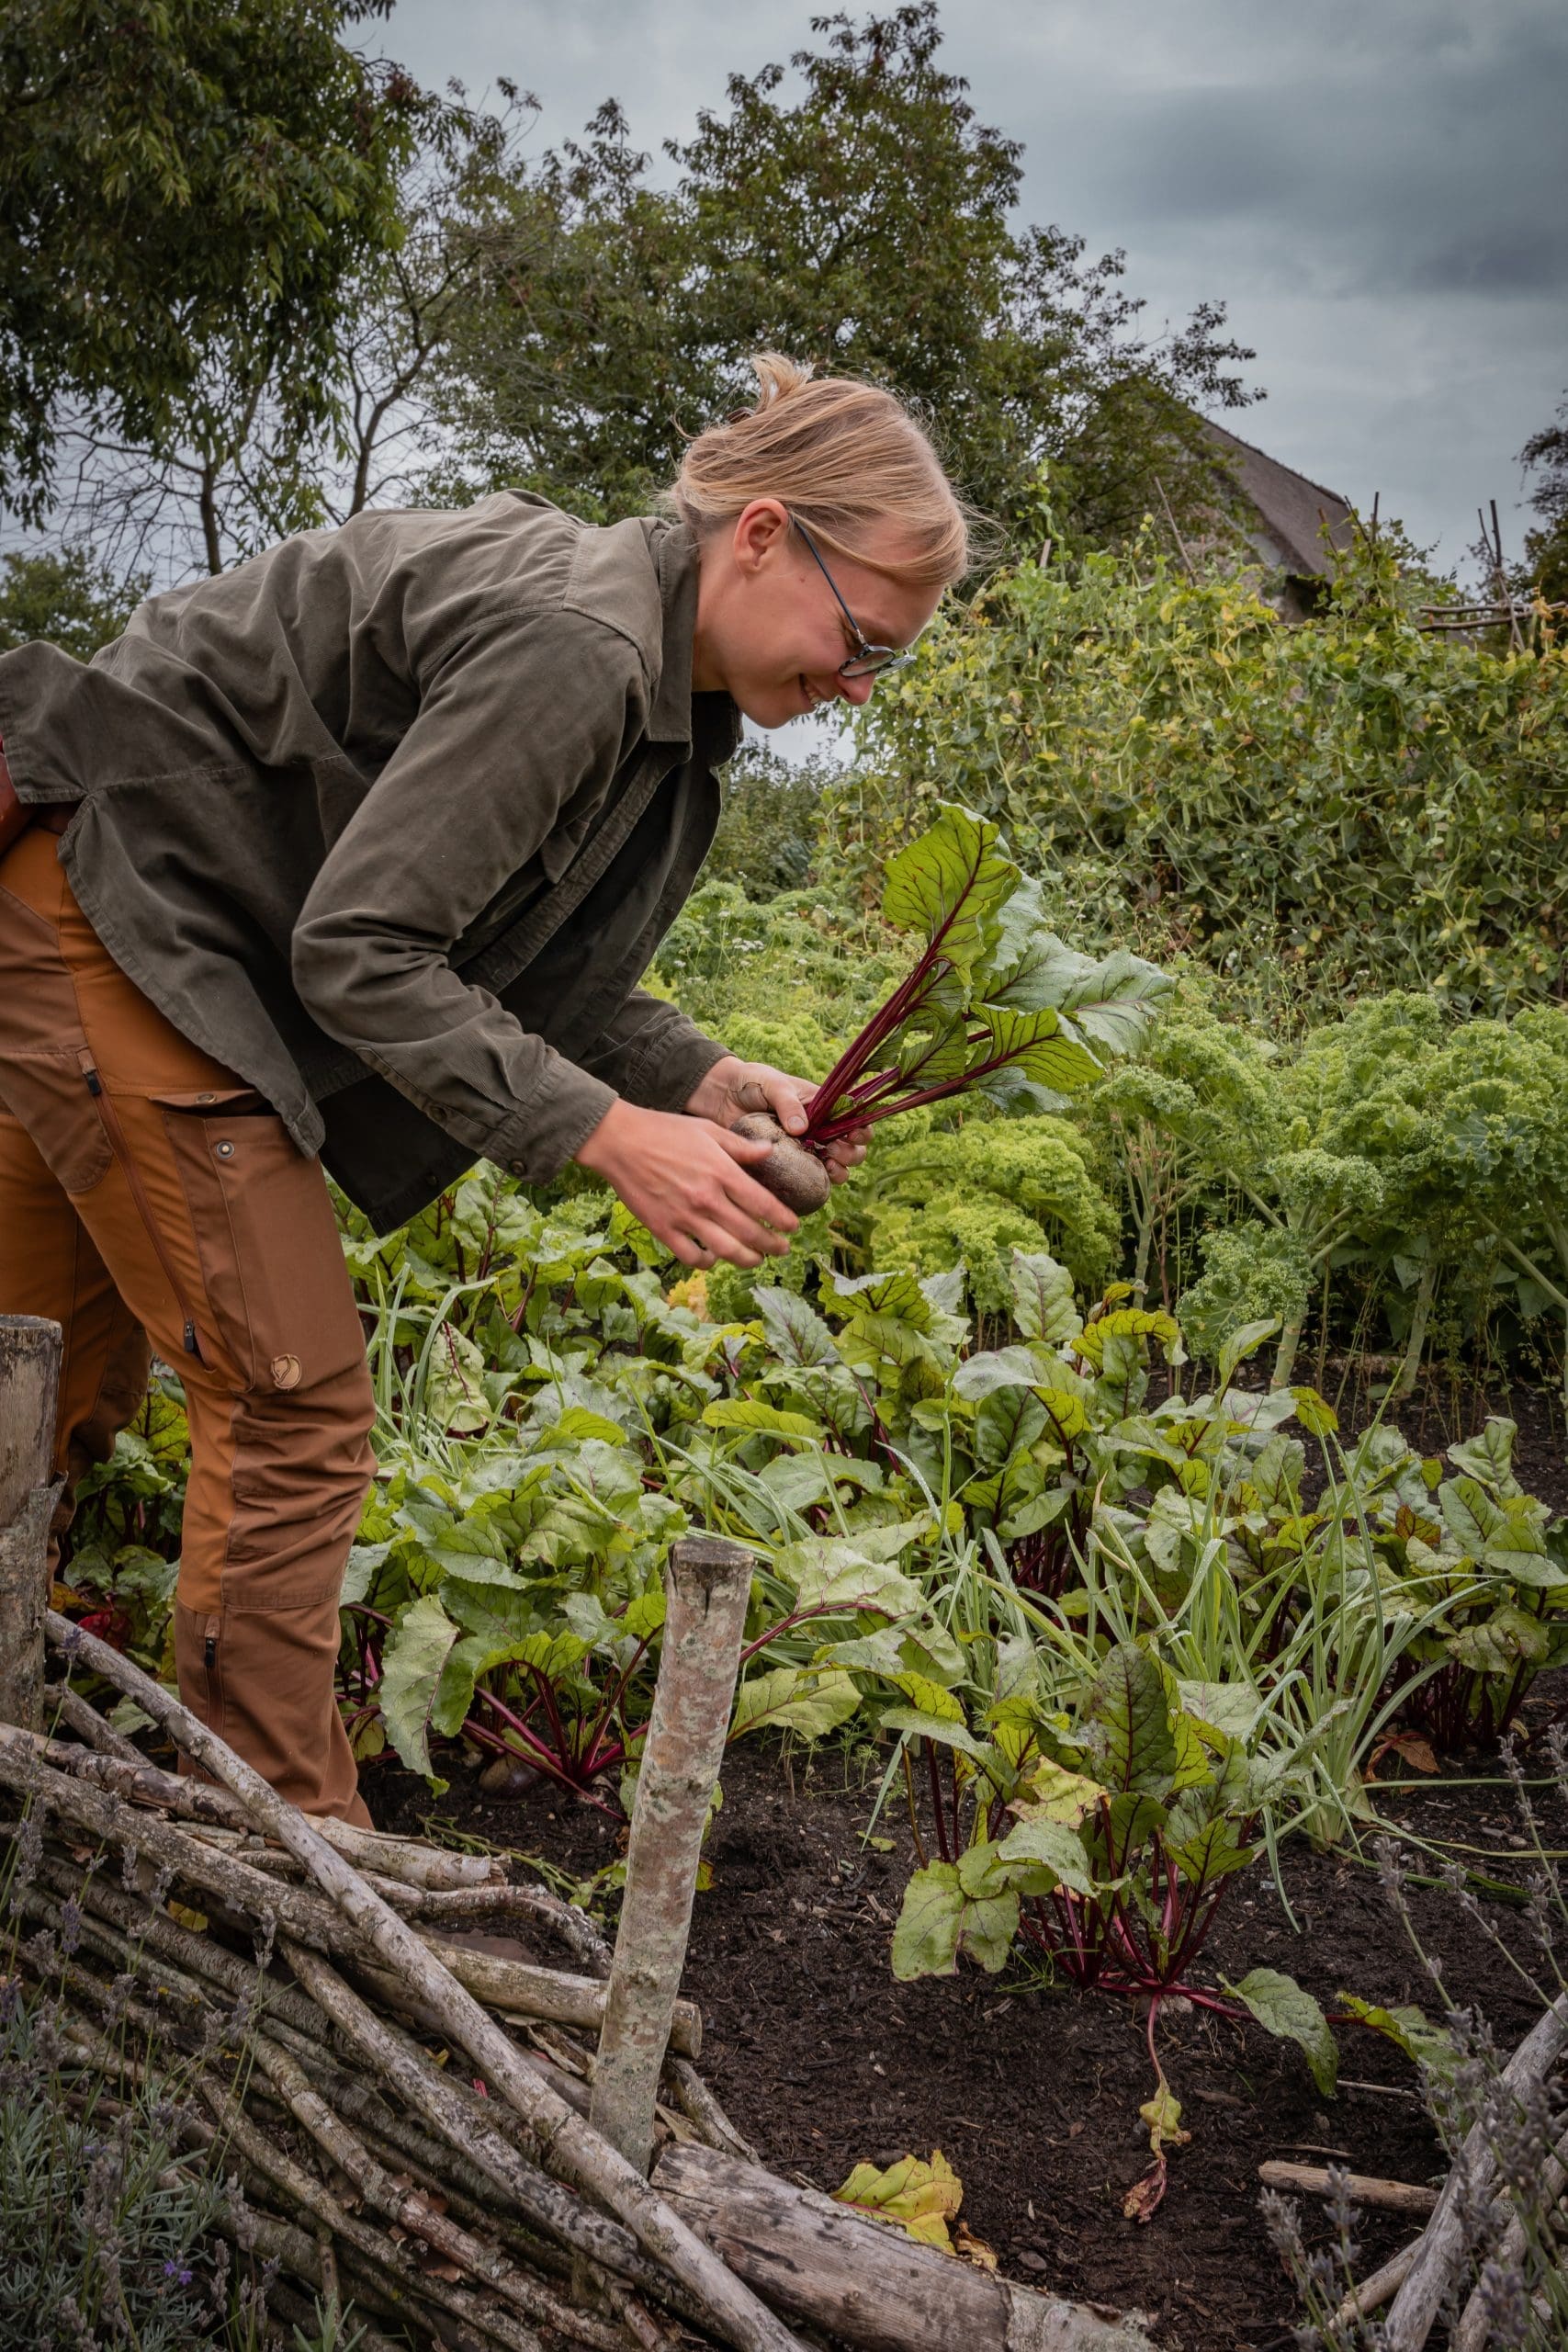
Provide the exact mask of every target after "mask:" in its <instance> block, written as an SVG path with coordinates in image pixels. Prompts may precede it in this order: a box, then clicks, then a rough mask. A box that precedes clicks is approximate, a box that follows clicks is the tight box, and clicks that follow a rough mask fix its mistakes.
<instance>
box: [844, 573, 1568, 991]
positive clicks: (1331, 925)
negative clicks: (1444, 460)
mask: <svg viewBox="0 0 1568 2352" xmlns="http://www.w3.org/2000/svg"><path fill="white" fill-rule="evenodd" d="M1429 594H1431V589H1430V587H1429V585H1428V584H1427V583H1426V582H1423V581H1421V580H1420V579H1418V578H1413V577H1411V576H1409V575H1408V574H1405V573H1402V572H1401V571H1400V570H1399V567H1398V564H1397V562H1396V560H1395V558H1394V557H1393V554H1392V553H1391V552H1389V550H1388V549H1387V548H1386V547H1384V546H1382V544H1380V545H1379V546H1377V547H1376V548H1371V549H1370V550H1369V549H1368V548H1366V547H1364V546H1363V547H1361V548H1360V549H1359V552H1357V553H1356V554H1354V555H1352V556H1351V557H1349V558H1348V559H1346V560H1342V562H1341V564H1340V567H1339V572H1338V578H1337V586H1336V590H1335V594H1334V595H1333V597H1332V598H1331V600H1330V601H1329V603H1328V604H1327V605H1326V606H1325V609H1324V610H1323V611H1322V612H1321V613H1320V614H1318V615H1316V616H1314V617H1313V618H1312V619H1310V620H1308V621H1306V622H1304V623H1303V624H1301V625H1300V626H1296V627H1290V626H1287V625H1286V624H1284V623H1283V622H1281V621H1280V618H1279V617H1278V616H1277V615H1276V614H1275V613H1274V612H1273V611H1272V610H1271V609H1270V607H1269V605H1265V604H1263V603H1262V602H1260V601H1259V599H1258V595H1257V594H1256V593H1255V589H1254V582H1253V579H1252V577H1251V576H1250V575H1249V574H1248V573H1247V572H1246V571H1236V572H1233V573H1215V574H1214V575H1213V576H1211V577H1207V578H1203V579H1200V580H1197V581H1191V580H1189V579H1187V578H1185V577H1184V576H1183V575H1182V574H1181V573H1180V572H1179V571H1176V570H1174V569H1173V568H1172V567H1171V566H1170V565H1169V564H1168V562H1167V560H1166V559H1165V557H1164V556H1163V555H1162V554H1161V553H1160V552H1159V550H1158V548H1157V546H1156V543H1155V541H1154V539H1153V538H1152V537H1147V538H1145V541H1144V542H1143V543H1142V544H1141V545H1139V546H1137V547H1135V548H1133V549H1131V550H1129V551H1128V552H1127V553H1126V554H1125V555H1109V554H1106V555H1092V554H1091V555H1089V556H1086V557H1085V558H1084V559H1083V560H1081V561H1080V562H1078V563H1077V564H1073V565H1069V566H1063V565H1061V564H1056V565H1054V566H1052V567H1050V568H1043V567H1042V566H1041V565H1040V564H1039V563H1037V562H1035V561H1027V562H1024V563H1021V564H1019V565H1018V566H1016V567H1015V568H1014V569H1013V570H1011V571H1008V572H1005V573H1001V574H999V575H998V576H997V577H996V578H995V579H994V580H993V581H992V582H990V583H989V584H988V586H987V589H986V591H985V593H984V594H983V595H982V596H981V597H980V598H979V599H978V600H977V601H976V604H975V605H972V606H971V607H969V608H968V609H967V610H964V611H958V612H955V613H953V616H951V617H948V618H945V619H944V620H942V621H941V622H939V623H938V625H937V627H936V628H933V629H932V630H931V631H930V632H929V634H928V636H927V638H926V639H925V640H924V641H923V642H922V644H921V647H920V649H919V652H918V654H917V656H916V658H915V660H914V662H912V663H910V665H909V666H908V668H907V669H905V670H902V671H900V672H898V673H896V674H895V675H894V676H893V677H891V678H889V679H887V680H886V681H885V682H884V684H883V685H882V686H881V687H880V688H879V690H878V692H877V694H876V695H875V697H874V700H873V701H872V703H870V704H869V705H868V706H867V708H866V711H865V713H864V715H863V718H861V719H860V720H859V722H858V728H859V739H858V748H859V760H858V764H857V766H856V767H855V769H854V770H853V772H852V774H851V775H848V776H847V777H846V778H845V779H844V780H843V782H842V783H841V784H840V786H838V787H837V788H836V789H835V791H834V793H833V794H832V795H830V796H829V800H830V821H831V822H832V823H833V825H834V826H835V829H836V831H837V832H838V834H839V836H840V838H841V839H843V840H845V841H846V842H853V843H854V844H855V847H856V852H857V854H858V856H859V857H860V859H861V861H862V863H863V865H864V867H865V869H866V870H867V872H868V873H870V872H874V870H875V869H876V868H877V867H878V866H879V865H881V863H882V862H883V860H884V859H885V858H886V854H887V852H888V848H889V846H890V844H895V843H897V842H899V841H901V840H903V839H904V838H906V837H907V836H908V834H909V833H910V832H911V831H916V830H918V829H919V826H920V825H921V824H923V823H924V822H925V821H927V817H928V813H929V809H930V805H931V801H932V800H933V799H934V798H935V797H937V796H938V795H939V794H940V796H941V797H942V798H944V799H959V800H962V801H964V803H965V804H966V805H967V806H968V807H970V808H972V809H977V810H978V811H980V812H981V813H982V814H983V815H986V816H988V817H991V818H993V819H995V820H998V822H1000V823H1001V824H1003V825H1004V826H1005V827H1006V829H1007V831H1008V834H1009V836H1010V840H1011V842H1012V843H1013V847H1014V852H1015V854H1017V855H1018V856H1019V857H1020V858H1021V861H1022V862H1023V863H1024V864H1025V865H1027V866H1029V867H1031V868H1032V869H1036V870H1039V869H1043V868H1054V869H1055V872H1056V875H1057V888H1058V889H1059V892H1060V905H1059V907H1058V906H1057V905H1055V904H1053V906H1052V908H1051V919H1052V921H1053V922H1058V921H1059V922H1061V924H1062V927H1063V928H1065V929H1066V930H1067V931H1068V933H1069V934H1070V935H1071V936H1072V937H1074V938H1075V939H1077V940H1079V941H1081V942H1083V943H1084V944H1090V942H1091V941H1092V940H1093V939H1095V938H1096V937H1099V936H1105V937H1108V938H1114V939H1116V940H1126V939H1128V938H1129V937H1130V935H1131V933H1130V926H1133V927H1136V930H1137V933H1138V936H1137V939H1136V944H1139V945H1141V946H1142V947H1143V948H1144V951H1145V953H1148V954H1152V955H1154V956H1156V959H1157V960H1160V961H1168V960H1169V957H1170V956H1171V953H1172V951H1173V950H1175V949H1179V948H1184V949H1187V950H1190V953H1191V954H1192V956H1194V957H1195V958H1196V959H1197V960H1198V961H1199V962H1201V964H1203V965H1205V966H1206V967H1208V968H1209V969H1210V970H1211V971H1213V973H1215V974H1216V975H1218V976H1221V977H1223V978H1225V980H1226V981H1227V982H1228V983H1229V984H1230V986H1231V987H1232V989H1234V991H1235V999H1236V1001H1238V1002H1246V1003H1249V1004H1250V1005H1252V1006H1253V1007H1254V1008H1255V1009H1256V1008H1258V1007H1259V1006H1263V1007H1272V1008H1273V1009H1274V1010H1275V1011H1276V1012H1279V1013H1280V1014H1281V1015H1283V1016H1285V1017H1287V1018H1291V1019H1295V1018H1299V1015H1300V1012H1302V1011H1303V1009H1312V1010H1315V1011H1316V1012H1318V1014H1319V1016H1320V1017H1321V1015H1322V1014H1323V1013H1324V1012H1330V1011H1337V1010H1339V1009H1340V1008H1341V1007H1342V1005H1343V1004H1344V1002H1345V1001H1346V998H1347V996H1348V995H1355V994H1360V993H1365V992H1366V991H1367V990H1369V989H1388V988H1390V987H1399V988H1407V989H1412V988H1413V989H1432V990H1434V991H1436V992H1437V994H1438V996H1440V997H1441V998H1442V999H1443V1000H1444V1001H1446V1002H1448V1003H1450V1004H1451V1005H1454V1006H1456V1007H1461V1008H1473V1009H1476V1010H1482V1011H1487V1012H1495V1011H1500V1010H1503V1009H1505V1008H1507V1007H1510V1006H1512V1005H1515V1004H1519V1003H1525V1002H1528V1001H1530V1000H1532V999H1534V998H1539V997H1541V996H1544V995H1547V994H1549V993H1551V991H1552V990H1554V989H1556V987H1557V986H1558V984H1559V980H1560V976H1561V972H1562V956H1563V951H1564V948H1565V947H1568V901H1565V899H1564V893H1563V865H1564V861H1563V842H1564V826H1565V824H1568V647H1565V646H1561V645H1558V646H1553V645H1551V643H1550V642H1547V641H1543V642H1542V643H1540V645H1538V646H1536V647H1534V648H1533V650H1529V651H1524V652H1509V651H1508V650H1506V649H1505V650H1496V649H1494V648H1492V647H1489V646H1483V645H1479V644H1475V643H1472V642H1470V641H1469V640H1466V639H1460V638H1455V637H1451V636H1434V635H1431V634H1428V633H1426V632H1424V631H1423V630H1422V629H1421V628H1420V627H1419V626H1418V616H1417V613H1416V609H1415V608H1416V605H1417V603H1418V602H1419V601H1420V600H1422V599H1423V598H1425V597H1427V596H1428V595H1429Z"/></svg>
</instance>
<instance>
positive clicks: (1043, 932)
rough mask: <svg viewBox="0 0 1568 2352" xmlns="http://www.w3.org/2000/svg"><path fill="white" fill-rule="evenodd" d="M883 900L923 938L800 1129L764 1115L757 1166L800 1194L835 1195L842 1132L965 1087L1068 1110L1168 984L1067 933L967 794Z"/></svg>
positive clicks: (898, 861)
mask: <svg viewBox="0 0 1568 2352" xmlns="http://www.w3.org/2000/svg"><path fill="white" fill-rule="evenodd" d="M882 912H883V916H884V919H885V920H886V922H888V923H890V924H891V925H892V926H893V927H894V929H895V930H898V931H907V932H912V933H914V934H915V936H916V938H917V939H918V940H919V942H920V952H919V956H918V957H917V959H916V962H915V964H914V967H913V968H912V969H911V970H910V971H909V972H908V975H907V976H906V978H904V979H903V980H901V981H900V983H899V984H898V986H897V988H896V989H894V990H893V993H892V994H891V995H890V996H889V997H888V998H887V999H886V1001H885V1002H884V1004H883V1005H882V1007H881V1009H880V1010H879V1011H878V1012H875V1013H874V1014H873V1016H872V1018H871V1019H870V1021H868V1022H867V1023H866V1024H865V1026H864V1028H863V1029H862V1030H861V1032H860V1034H859V1035H858V1036H857V1037H855V1038H854V1039H853V1040H852V1043H851V1044H850V1045H849V1046H846V1047H845V1049H844V1051H843V1052H842V1053H841V1054H840V1057H839V1058H838V1060H837V1061H836V1062H835V1063H834V1065H833V1068H832V1069H830V1070H829V1073H828V1075H827V1077H826V1078H825V1079H824V1080H823V1081H822V1083H821V1085H820V1086H819V1087H818V1090H817V1092H816V1093H815V1094H814V1095H813V1097H812V1099H811V1102H810V1103H809V1104H808V1105H807V1125H806V1129H805V1131H804V1133H803V1134H801V1135H799V1136H794V1137H788V1136H784V1135H783V1134H782V1131H778V1130H776V1129H773V1130H769V1129H764V1128H763V1127H761V1126H758V1125H755V1123H753V1130H752V1131H753V1132H755V1133H757V1134H758V1135H761V1134H763V1133H764V1132H766V1133H768V1136H769V1139H770V1140H772V1141H773V1144H774V1149H773V1155H772V1157H771V1159H768V1160H767V1161H765V1162H764V1163H763V1164H762V1167H761V1170H759V1173H760V1174H761V1177H762V1179H763V1181H764V1182H768V1183H770V1184H772V1185H773V1189H774V1190H775V1191H777V1192H778V1193H780V1196H781V1198H784V1199H786V1200H788V1201H789V1203H790V1205H791V1206H798V1207H803V1208H809V1207H819V1206H820V1205H821V1203H822V1201H823V1200H825V1199H826V1198H827V1191H826V1186H825V1183H824V1182H823V1170H822V1169H821V1164H820V1155H821V1153H822V1151H823V1150H824V1149H825V1148H826V1147H827V1146H828V1145H829V1144H830V1143H833V1142H835V1141H837V1140H838V1139H839V1138H840V1137H841V1136H846V1135H849V1134H851V1133H852V1131H853V1130H854V1129H856V1128H857V1127H869V1126H874V1125H877V1124H878V1123H879V1122H880V1121H881V1120H884V1119H890V1118H893V1117H895V1116H896V1115H897V1114H898V1113H899V1112H903V1111H914V1110H919V1109H922V1108H924V1107H926V1106H928V1105H930V1104H932V1103H947V1102H951V1101H953V1099H954V1098H956V1097H957V1096H960V1095H964V1094H978V1095H982V1096H984V1097H985V1098H986V1099H987V1101H989V1102H991V1103H996V1104H998V1106H999V1107H1000V1108H1001V1109H1003V1110H1004V1111H1009V1112H1040V1111H1056V1110H1060V1109H1062V1108H1063V1107H1064V1105H1065V1103H1066V1098H1067V1097H1069V1096H1070V1095H1074V1094H1077V1093H1081V1092H1082V1091H1083V1089H1084V1088H1085V1087H1087V1086H1090V1085H1092V1084H1093V1082H1094V1080H1096V1079H1097V1078H1099V1076H1100V1071H1101V1069H1102V1068H1103V1062H1102V1059H1101V1057H1102V1056H1103V1055H1115V1054H1127V1053H1131V1052H1133V1051H1134V1050H1135V1048H1136V1047H1137V1046H1138V1044H1139V1042H1140V1040H1141V1039H1142V1038H1143V1036H1144V1035H1145V1032H1146V1029H1147V1026H1148V1023H1149V1019H1150V1016H1151V1015H1152V1013H1153V1012H1155V1011H1156V1009H1157V1007H1158V1006H1159V1005H1160V1004H1161V1003H1162V1002H1163V1001H1164V1000H1165V999H1166V998H1167V997H1168V995H1169V993H1170V989H1171V986H1172V983H1171V981H1170V980H1169V979H1168V978H1167V976H1166V975H1165V974H1164V973H1163V972H1160V971H1159V970H1157V969H1156V967H1155V966H1154V965H1152V964H1147V963H1145V962H1144V960H1143V959H1142V957H1141V956H1133V955H1130V954H1129V953H1128V952H1127V951H1126V950H1125V949H1124V948H1118V949H1117V950H1116V951H1115V952H1114V953H1113V954H1112V955H1111V956H1105V957H1103V958H1102V959H1100V960H1099V961H1096V960H1095V959H1094V958H1093V957H1092V956H1084V955H1080V954H1079V953H1077V950H1076V949H1074V948H1071V947H1068V946H1066V944H1064V942H1063V941H1062V940H1060V939H1059V938H1058V937H1057V936H1056V934H1055V932H1053V931H1052V930H1051V928H1050V925H1049V924H1048V922H1047V921H1046V918H1045V911H1044V905H1043V897H1042V893H1041V888H1040V884H1039V883H1038V882H1037V881H1035V880H1034V879H1033V878H1032V876H1028V875H1025V874H1023V873H1021V871H1020V869H1019V868H1018V867H1017V866H1016V865H1014V864H1013V863H1012V861H1011V859H1010V857H1009V856H1008V854H1007V853H1006V850H1005V849H1004V847H1003V845H1002V838H1001V833H1000V831H999V830H998V827H997V826H996V825H994V824H992V823H991V821H990V820H989V819H988V818H985V817H977V816H976V815H975V814H974V812H973V811H972V810H971V809H964V808H961V807H959V806H958V805H957V804H956V803H955V802H951V801H942V802H940V803H939V804H938V815H937V819H936V822H935V823H934V824H933V825H931V827H930V829H929V830H928V831H925V832H923V833H922V834H920V835H919V839H918V840H916V841H913V842H909V843H908V846H907V847H906V848H904V849H901V850H900V851H899V852H898V853H897V856H895V857H894V858H892V859H891V860H890V861H889V863H888V867H887V879H886V887H885V888H884V890H883V895H882ZM807 1162H809V1163H810V1165H809V1167H808V1166H807V1165H806V1164H805V1163H807Z"/></svg>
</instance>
